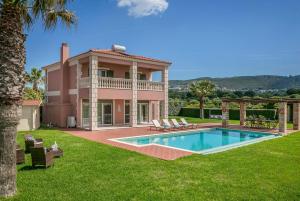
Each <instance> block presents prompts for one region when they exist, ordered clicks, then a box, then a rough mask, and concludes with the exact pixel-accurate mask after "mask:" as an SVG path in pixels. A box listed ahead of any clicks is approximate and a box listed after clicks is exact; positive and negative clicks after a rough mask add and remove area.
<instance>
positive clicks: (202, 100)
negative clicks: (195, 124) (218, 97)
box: [199, 97, 204, 119]
mask: <svg viewBox="0 0 300 201" xmlns="http://www.w3.org/2000/svg"><path fill="white" fill-rule="evenodd" d="M199 109H200V118H201V119H204V99H203V97H200V99H199Z"/></svg>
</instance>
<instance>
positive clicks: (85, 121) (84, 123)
mask: <svg viewBox="0 0 300 201" xmlns="http://www.w3.org/2000/svg"><path fill="white" fill-rule="evenodd" d="M89 125H90V120H89V118H82V127H83V128H86V127H89Z"/></svg>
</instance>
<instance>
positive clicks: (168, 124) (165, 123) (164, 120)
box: [163, 119, 179, 129]
mask: <svg viewBox="0 0 300 201" xmlns="http://www.w3.org/2000/svg"><path fill="white" fill-rule="evenodd" d="M163 125H164V126H167V127H170V128H175V129H179V127H176V126H175V125H173V126H172V125H171V124H170V122H169V120H168V119H163Z"/></svg>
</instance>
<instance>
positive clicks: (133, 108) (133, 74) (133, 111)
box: [130, 62, 137, 127]
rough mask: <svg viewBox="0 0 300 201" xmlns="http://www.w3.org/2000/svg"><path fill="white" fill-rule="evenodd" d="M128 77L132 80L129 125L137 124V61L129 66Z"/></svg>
mask: <svg viewBox="0 0 300 201" xmlns="http://www.w3.org/2000/svg"><path fill="white" fill-rule="evenodd" d="M130 78H131V80H132V99H131V101H130V103H131V105H130V126H132V127H135V126H136V125H137V62H133V63H132V66H131V67H130Z"/></svg>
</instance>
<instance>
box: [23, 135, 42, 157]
mask: <svg viewBox="0 0 300 201" xmlns="http://www.w3.org/2000/svg"><path fill="white" fill-rule="evenodd" d="M24 138H25V153H30V148H31V147H34V148H38V147H43V139H41V138H37V139H35V138H34V137H32V135H30V134H27V135H25V136H24Z"/></svg>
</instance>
